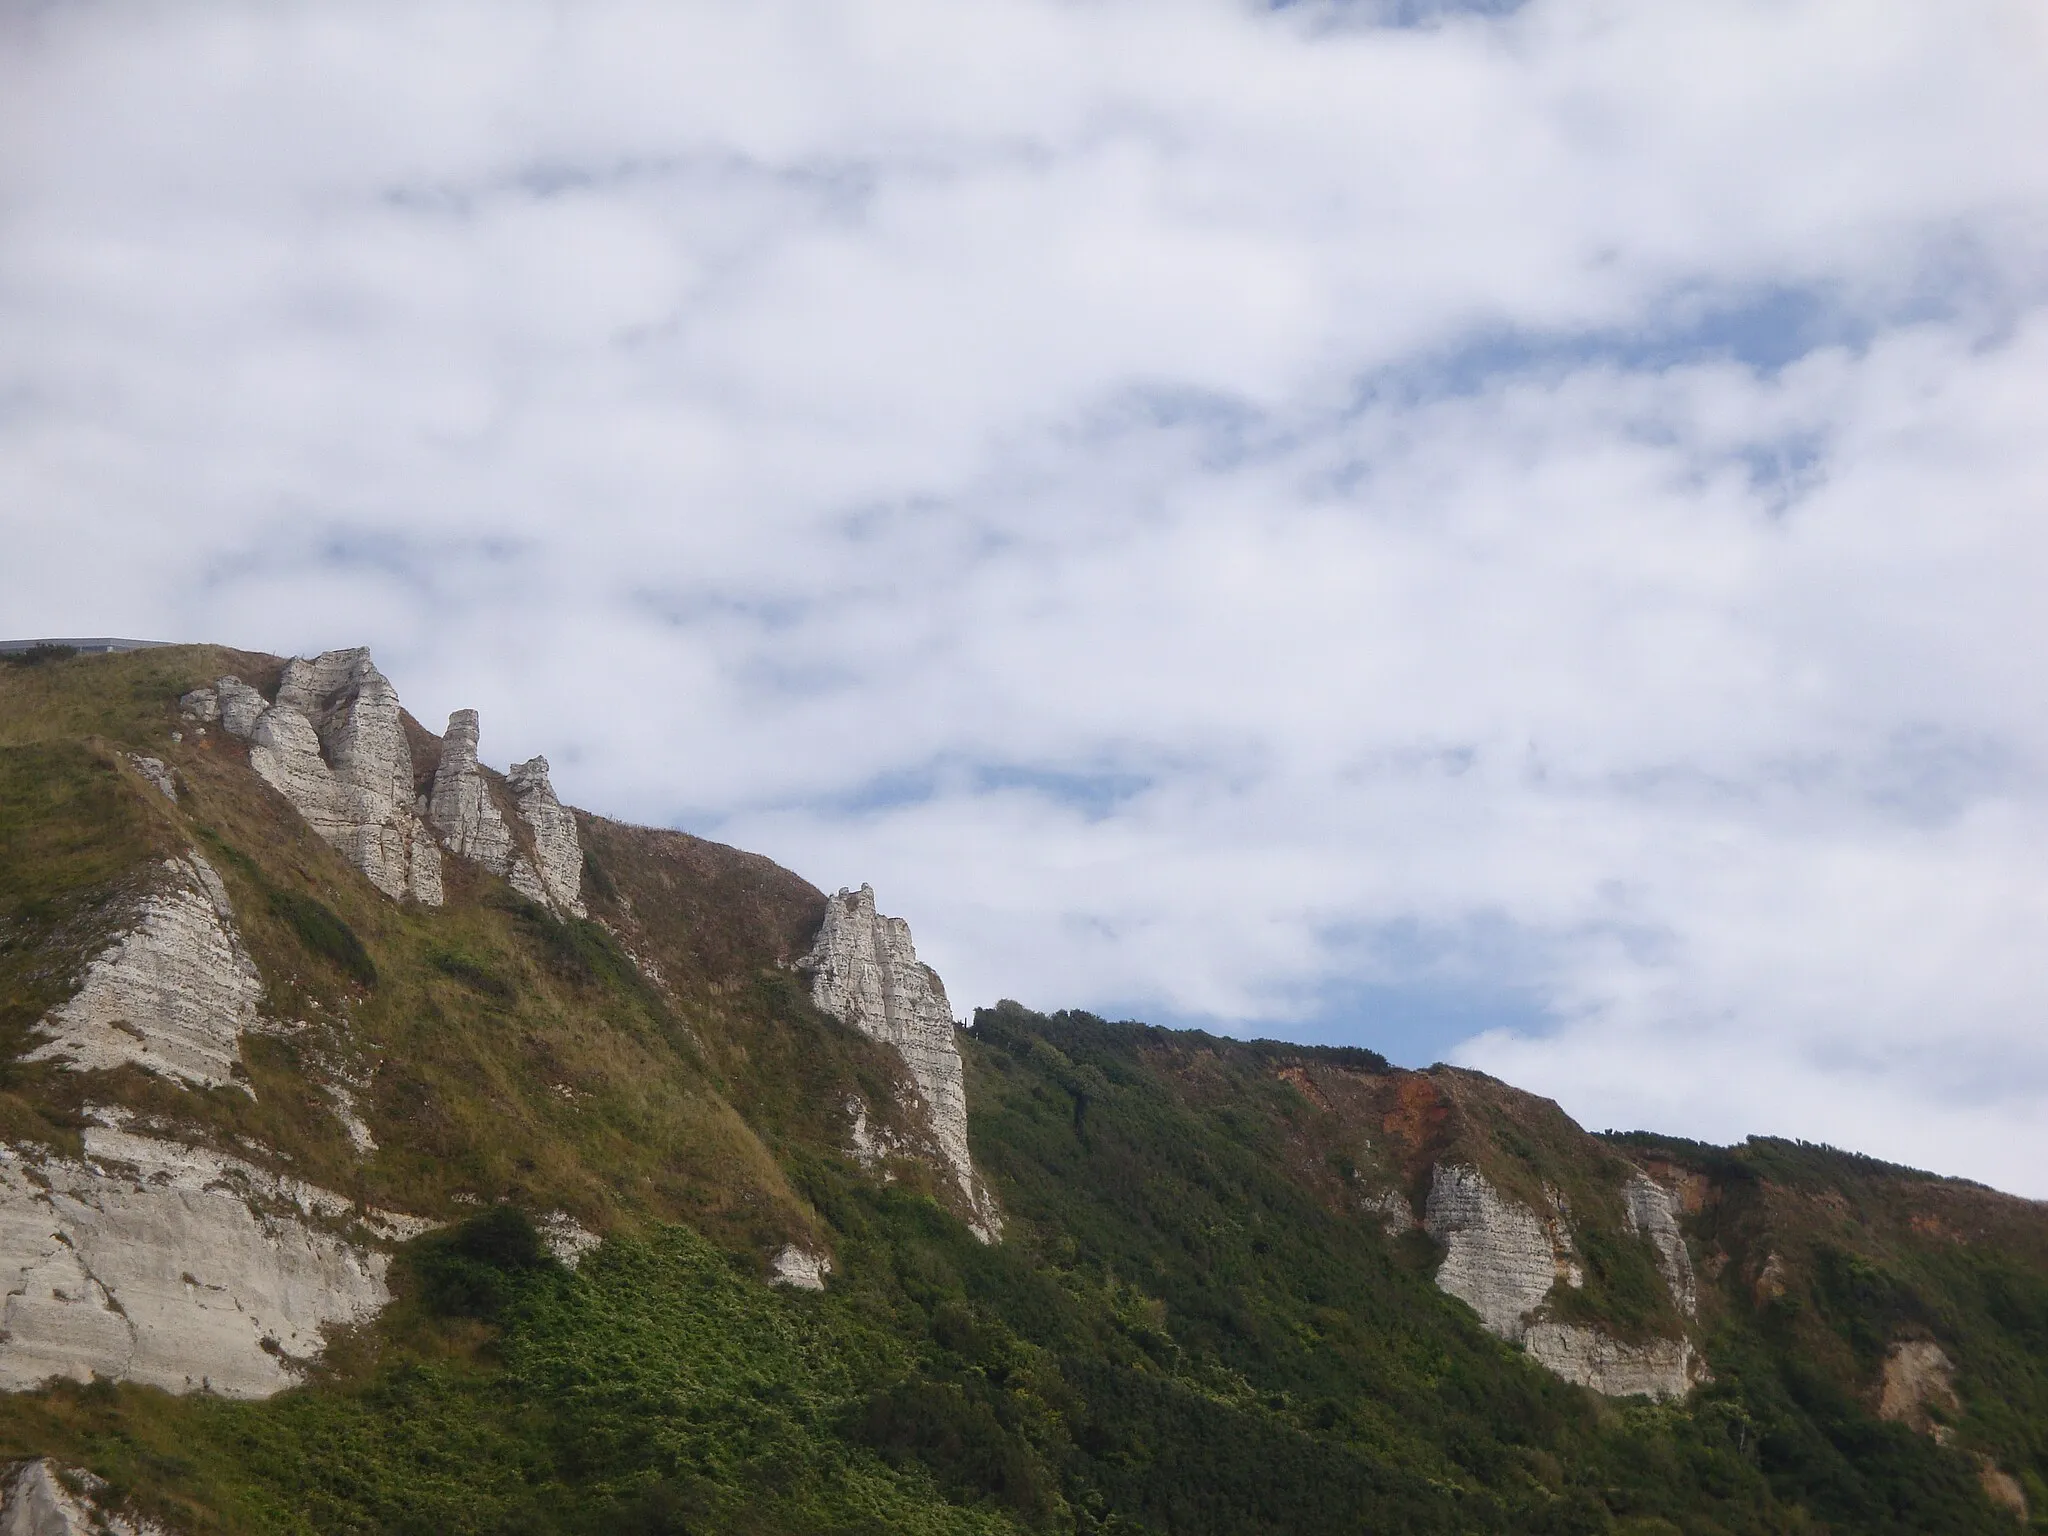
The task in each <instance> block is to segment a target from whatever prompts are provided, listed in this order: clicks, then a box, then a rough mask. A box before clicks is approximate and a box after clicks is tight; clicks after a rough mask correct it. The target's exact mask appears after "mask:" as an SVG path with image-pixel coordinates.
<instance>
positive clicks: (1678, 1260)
mask: <svg viewBox="0 0 2048 1536" xmlns="http://www.w3.org/2000/svg"><path fill="white" fill-rule="evenodd" d="M1622 1199H1623V1203H1624V1206H1625V1208H1626V1209H1627V1211H1628V1224H1629V1225H1630V1226H1631V1227H1633V1228H1635V1230H1636V1231H1638V1232H1641V1233H1643V1234H1645V1235H1646V1236H1647V1237H1648V1238H1649V1239H1650V1242H1651V1244H1652V1245H1653V1246H1654V1247H1655V1248H1656V1250H1657V1267H1658V1269H1660V1270H1662V1271H1663V1274H1664V1283H1665V1285H1667V1286H1669V1287H1670V1289H1671V1299H1672V1300H1673V1301H1674V1302H1676V1303H1677V1304H1678V1310H1679V1311H1681V1312H1683V1313H1684V1314H1685V1315H1686V1316H1687V1317H1698V1316H1699V1310H1700V1298H1699V1285H1698V1283H1697V1282H1696V1281H1695V1280H1694V1278H1693V1272H1692V1255H1691V1254H1689V1253H1687V1252H1686V1248H1685V1234H1684V1233H1683V1232H1681V1231H1679V1230H1678V1212H1677V1210H1676V1209H1675V1201H1674V1199H1673V1197H1672V1194H1671V1191H1670V1190H1668V1189H1666V1188H1665V1187H1664V1186H1663V1185H1662V1184H1659V1183H1658V1182H1657V1181H1656V1180H1655V1179H1653V1178H1651V1177H1649V1175H1647V1174H1643V1173H1638V1174H1635V1175H1633V1176H1631V1177H1630V1179H1629V1181H1628V1185H1627V1187H1626V1188H1624V1189H1623V1190H1622Z"/></svg>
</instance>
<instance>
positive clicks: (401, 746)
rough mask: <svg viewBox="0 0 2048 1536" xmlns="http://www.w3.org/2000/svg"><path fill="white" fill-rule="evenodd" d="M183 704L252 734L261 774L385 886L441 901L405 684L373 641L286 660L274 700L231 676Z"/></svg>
mask: <svg viewBox="0 0 2048 1536" xmlns="http://www.w3.org/2000/svg"><path fill="white" fill-rule="evenodd" d="M180 703H181V705H182V706H183V708H184V709H185V711H186V713H188V714H190V715H192V716H193V718H195V719H205V718H208V716H209V715H217V716H218V718H219V720H220V724H221V729H223V730H224V731H227V732H228V733H229V734H230V735H233V736H239V737H241V738H242V739H244V740H246V741H247V742H248V743H249V765H250V766H251V767H252V768H254V769H255V770H256V772H257V774H258V775H259V776H260V777H261V778H262V779H263V781H264V782H265V783H267V784H269V785H270V786H271V787H272V788H273V789H275V790H276V791H277V792H278V793H279V794H281V795H283V796H284V797H285V799H286V800H288V801H290V802H291V804H292V807H293V808H294V809H295V810H297V811H298V813H299V814H300V815H301V816H303V817H305V818H306V821H307V823H308V824H309V825H310V826H311V827H312V828H313V830H314V831H316V832H318V833H319V834H320V835H321V837H323V838H325V839H326V840H327V841H328V843H330V844H331V845H333V847H334V848H336V849H337V850H338V851H339V852H340V853H341V854H342V856H343V857H345V858H346V859H347V860H348V861H349V862H350V863H351V864H353V865H355V867H356V868H357V869H359V870H361V871H362V872H363V874H364V875H365V876H367V877H368V878H369V880H370V883H371V884H372V885H374V886H376V887H377V889H378V890H380V891H382V892H383V893H384V894H385V895H387V896H390V897H392V898H393V899H394V900H397V899H402V898H404V897H408V896H410V897H412V898H413V899H415V900H417V901H421V902H424V903H426V904H428V905H430V906H438V905H439V904H440V902H441V851H440V849H439V848H438V847H437V846H436V845H435V842H434V839H433V838H432V837H431V836H430V835H429V834H428V832H427V828H426V824H425V823H424V822H422V821H421V820H420V818H419V816H418V814H417V813H416V812H415V810H414V806H413V781H412V748H411V746H410V745H409V744H408V743H407V741H406V737H405V722H404V720H403V719H402V718H401V716H400V713H399V707H398V693H397V690H396V689H394V688H393V687H392V686H391V683H390V681H389V679H387V678H386V677H385V676H384V674H383V673H381V672H379V671H378V670H377V668H376V666H375V664H374V663H372V662H371V660H370V653H369V651H368V650H365V649H361V648H357V649H354V650H346V651H328V652H326V653H325V654H323V655H320V656H316V657H314V658H312V659H311V660H310V661H309V660H306V659H304V658H301V659H298V660H295V661H291V662H288V663H287V664H286V666H285V669H284V677H283V679H282V680H281V681H280V682H279V684H278V689H277V699H276V701H275V702H274V703H268V704H266V703H265V701H264V699H263V696H262V695H261V694H260V693H258V692H257V691H256V690H255V689H254V688H251V687H250V686H249V685H248V684H246V683H244V682H242V681H241V680H240V679H239V678H234V677H223V678H221V679H220V680H219V681H218V682H216V683H215V684H214V686H213V689H212V690H211V696H210V697H209V696H208V694H207V692H206V691H205V690H200V691H198V692H195V693H191V694H187V695H186V696H185V697H184V699H182V700H181V701H180Z"/></svg>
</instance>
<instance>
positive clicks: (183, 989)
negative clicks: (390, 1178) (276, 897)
mask: <svg viewBox="0 0 2048 1536" xmlns="http://www.w3.org/2000/svg"><path fill="white" fill-rule="evenodd" d="M262 996H263V982H262V978H261V977H259V976H258V975H257V973H256V966H255V964H254V962H252V961H251V960H250V959H249V955H248V951H247V950H245V949H244V948H243V947H242V940H241V936H240V935H239V934H238V933H237V932H236V930H235V913H234V908H233V907H231V906H230V905H229V904H228V893H227V889H226V887H224V886H223V885H222V884H221V881H220V876H219V875H218V874H216V873H215V872H214V868H213V866H212V865H211V864H209V863H207V862H206V860H205V859H204V858H202V857H201V856H200V855H199V854H198V853H197V852H196V851H194V852H188V853H187V854H186V855H185V856H184V857H183V858H178V859H167V860H165V861H164V863H163V866H162V868H161V871H160V872H159V878H158V883H157V886H156V888H155V889H154V890H153V891H152V892H151V893H150V894H149V895H148V896H146V897H145V898H144V899H143V902H142V906H141V910H140V911H139V912H138V914H137V915H136V919H135V922H134V925H133V926H132V927H130V928H129V929H128V930H127V931H126V932H125V933H123V934H122V935H121V936H120V937H119V938H117V939H116V940H115V941H114V942H113V944H112V945H110V946H109V947H108V948H107V949H106V950H104V951H103V952H102V953H101V954H100V955H99V956H98V957H97V958H96V959H94V960H93V962H92V964H91V965H90V966H89V967H87V969H86V973H85V981H84V984H83V985H81V986H80V987H79V989H78V991H77V993H76V994H74V995H73V996H72V997H71V998H70V999H69V1000H67V1001H65V1002H63V1003H60V1004H58V1005H57V1006H56V1007H55V1008H53V1009H51V1010H50V1011H49V1013H48V1014H46V1015H45V1016H44V1018H43V1021H42V1029H43V1030H44V1031H45V1032H46V1033H47V1034H48V1035H49V1037H50V1038H49V1039H48V1040H47V1041H46V1042H45V1043H44V1044H42V1045H39V1046H37V1047H36V1048H35V1049H34V1050H32V1051H30V1052H29V1053H28V1059H29V1060H31V1061H46V1060H58V1061H61V1062H63V1064H64V1065H65V1066H67V1067H69V1068H71V1069H72V1070H74V1071H79V1072H93V1071H108V1070H111V1069H112V1068H114V1067H118V1066H121V1065H122V1064H123V1063H127V1062H133V1063H134V1064H135V1065H137V1066H140V1067H144V1068H147V1069H148V1070H149V1071H152V1072H156V1073H160V1074H162V1075H163V1076H166V1077H175V1078H178V1079H180V1080H181V1081H184V1082H187V1083H192V1084H195V1085H197V1086H199V1087H202V1088H214V1087H220V1086H222V1085H224V1084H228V1083H232V1082H234V1072H235V1069H236V1068H237V1067H238V1066H239V1065H240V1063H241V1039H242V1032H243V1031H244V1030H246V1029H250V1028H253V1027H254V1026H255V1025H256V1023H257V1016H256V1005H257V1003H258V1002H259V1001H261V999H262ZM238 1086H244V1087H245V1089H246V1085H238Z"/></svg>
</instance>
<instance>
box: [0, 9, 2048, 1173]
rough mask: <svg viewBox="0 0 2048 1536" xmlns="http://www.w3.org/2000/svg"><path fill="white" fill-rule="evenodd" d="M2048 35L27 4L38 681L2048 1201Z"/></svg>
mask: <svg viewBox="0 0 2048 1536" xmlns="http://www.w3.org/2000/svg"><path fill="white" fill-rule="evenodd" d="M2044 145H2048V11H2044V10H2043V8H2042V7H2041V6H2040V5H2038V4H2036V3H2034V0H1939V3H1937V0H1920V3H1907V0H1657V3H1656V4H1651V5H1644V4H1626V3H1622V0H1528V3H1526V4H1522V5H1519V6H1516V5H1510V4H1498V3H1491V4H1483V5H1475V6H1457V5H1449V4H1431V3H1424V0H1386V3H1380V4H1373V3H1368V0H1353V3H1348V4H1328V3H1301V4H1293V5H1286V6H1280V7H1277V8H1266V7H1259V6H1254V5H1251V4H1245V3H1225V0H1175V3H1165V0H1157V3H1148V0H975V3H972V4H965V5H963V4H960V3H958V0H946V3H938V0H844V3H840V4H831V5H818V4H804V5H797V4H789V3H784V0H744V3H730V4H726V3H717V0H696V3H684V4H674V3H669V0H660V3H643V0H597V3H588V4H572V3H566V0H546V3H542V0H488V3H475V4H469V3H448V0H403V3H382V0H347V3H345V4H340V3H337V4H321V3H318V0H295V3H289V4H277V3H275V0H260V3H247V4H244V3H239V0H213V3H209V4H207V5H204V6H174V5H165V4H125V3H120V0H103V3H92V4H86V3H32V0H21V3H19V4H14V5H10V6H7V7H5V8H4V9H0V520H4V546H0V632H4V633H6V634H7V635H9V636H34V635H102V634H105V635H133V636H139V637H148V638H156V639H166V640H190V641H198V640H208V641H218V642H222V643H228V644H233V645H238V646H243V647H247V648H250V649H256V650H265V651H273V652H278V653H285V654H293V653H296V654H313V653H316V652H318V651H320V650H322V649H326V648H329V647H335V646H342V645H353V644H368V645H370V646H372V647H373V649H374V652H375V655H376V657H377V659H378V661H379V663H380V665H381V666H382V667H383V669H384V671H385V672H386V673H387V674H389V675H390V677H391V678H392V679H393V681H394V682H395V683H396V685H397V687H398V689H399V692H400V694H401V695H402V696H403V698H404V699H405V701H406V703H407V705H408V706H409V707H410V708H411V709H412V710H413V712H414V713H415V714H416V715H418V716H419V717H420V718H421V719H422V720H424V721H425V722H426V723H427V724H428V725H429V726H436V727H437V726H438V725H439V724H440V722H441V721H442V720H443V719H445V717H446V713H447V711H449V710H451V709H454V708H457V707H462V706H474V707H477V708H479V709H480V710H481V711H482V720H483V756H484V759H485V760H486V761H487V762H491V763H494V764H496V765H498V766H501V767H502V766H504V765H505V764H507V763H509V762H510V761H512V760H514V759H517V758H524V757H527V756H529V755H531V754H532V753H535V752H545V753H546V754H547V756H548V757H549V759H550V760H551V762H552V763H553V765H554V779H555V783H556V786H557V788H558V790H559V791H560V792H561V794H562V795H563V797H564V798H565V799H567V800H569V801H571V802H572V803H575V804H578V805H581V806H584V807H586V808H589V809H593V810H597V811H601V812H604V813H606V814H610V815H614V816H619V817H623V818H627V819H632V820H639V821H645V822H649V823H654V824H661V825H674V826H681V827H683V828H686V829H688V830H690V831H693V832H697V833H700V834H702V835H705V836H710V837H715V838H718V839H720V840H722V841H727V842H732V843H736V844H738V845H740V846H742V847H747V848H752V849H756V850H759V851H761V852H764V853H767V854H769V855H771V856H772V857H774V858H776V859H777V860H779V861H781V862H782V863H784V864H787V865H788V866H790V867H791V868H793V869H795V870H797V871H798V872H799V873H801V874H803V875H804V876H806V877H807V878H809V879H810V880H812V881H813V882H814V883H816V884H818V885H819V886H821V887H823V888H825V889H827V890H831V889H836V888H838V887H840V886H843V885H856V884H859V883H860V882H862V881H868V882H871V883H872V884H873V885H874V886H875V888H876V891H877V894H878V898H879V901H880V904H881V906H882V908H883V910H885V911H888V912H892V913H898V914H901V915H903V916H905V917H907V918H909V919H910V921H911V923H912V926H913V928H914V931H915V933H916V935H917V941H918V945H919V949H920V952H921V954H922V955H923V956H924V957H925V958H926V959H927V960H929V961H930V962H931V963H932V964H933V965H934V966H935V967H936V968H937V969H938V970H939V972H940V973H941V974H942V975H943V977H944V978H945V981H946V983H947V986H948V989H949V991H950V993H951V996H952V999H953V1002H954V1006H955V1008H956V1010H957V1011H958V1012H960V1013H962V1014H963V1015H964V1014H966V1013H967V1012H968V1011H969V1010H970V1009H972V1008H973V1007H976V1006H983V1005H987V1004H989V1003H992V1002H994V1001H996V1000H997V999H998V998H1003V997H1012V998H1016V999H1018V1000H1020V1001H1022V1002H1024V1003H1026V1004H1028V1005H1030V1006H1033V1007H1038V1008H1044V1009H1056V1008H1063V1007H1077V1008H1087V1009H1090V1010H1092V1011H1095V1012H1098V1013H1103V1014H1105V1015H1108V1016H1110V1017H1139V1018H1145V1019H1149V1020H1152V1021H1154V1022H1160V1023H1171V1024H1180V1025H1189V1026H1199V1027H1203V1028H1208V1029H1211V1030H1216V1031H1220V1032H1227V1033H1232V1034H1239V1035H1268V1036H1274V1037H1280V1038H1288V1039H1296V1040H1308V1041H1328V1042H1346V1043H1357V1044H1364V1045H1370V1046H1374V1047H1376V1048H1378V1049H1380V1050H1382V1051H1384V1052H1385V1053H1386V1054H1387V1055H1388V1056H1390V1057H1392V1058H1393V1059H1394V1060H1396V1061H1397V1062H1401V1063H1404V1064H1413V1065H1419V1064H1426V1063H1428V1062H1432V1061H1437V1060H1447V1061H1452V1062H1456V1063H1461V1064H1464V1065H1468V1066H1472V1067H1476V1068H1479V1069H1482V1070H1484V1071H1487V1072H1491V1073H1495V1074H1497V1075H1499V1076H1501V1077H1504V1078H1506V1079H1508V1080H1509V1081H1511V1082H1514V1083H1517V1084H1519V1085H1521V1086H1523V1087H1526V1088H1529V1089H1531V1090H1533V1091H1535V1092H1538V1093H1541V1094H1545V1095H1548V1096H1551V1097H1554V1098H1556V1099H1557V1100H1558V1101H1559V1102H1560V1103H1561V1104H1563V1105H1564V1107H1565V1108H1566V1109H1567V1110H1568V1111H1570V1112H1571V1113H1572V1114H1573V1115H1574V1116H1575V1117H1577V1118H1578V1119H1579V1120H1580V1121H1581V1122H1582V1123H1584V1124H1586V1125H1588V1126H1590V1127H1592V1128H1594V1129H1601V1128H1606V1127H1615V1128H1630V1127H1654V1128H1657V1129H1660V1130H1664V1131H1667V1132H1672V1133H1677V1134H1683V1135H1690V1136H1697V1137H1701V1138H1705V1139H1710V1140H1715V1141H1731V1140H1739V1139H1740V1138H1742V1137H1744V1136H1746V1135H1750V1134H1770V1135H1785V1136H1797V1137H1803V1138H1805V1139H1808V1140H1814V1141H1827V1142H1831V1143H1834V1144H1837V1145H1842V1146H1847V1147H1853V1148H1856V1149H1859V1150H1862V1151H1866V1152H1870V1153H1873V1154H1876V1155H1879V1156H1882V1157H1887V1158H1891V1159H1895V1160H1898V1161H1903V1162H1908V1163H1912V1164H1915V1165H1917V1166H1923V1167H1929V1168H1934V1169H1937V1170H1939V1171H1942V1172H1946V1173H1954V1174H1960V1175H1965V1176H1968V1177H1973V1178H1977V1179H1980V1180H1983V1181H1985V1182H1987V1183H1991V1184H1994V1185H1996V1186H1999V1187H2001V1188H2006V1189H2011V1190H2016V1191H2019V1192H2021V1193H2024V1194H2028V1195H2032V1196H2036V1197H2048V1030H2044V1028H2043V1021H2044V1017H2048V965H2044V964H2043V957H2044V956H2048V869H2044V863H2043V860H2044V854H2048V690H2044V688H2043V686H2042V663H2043V654H2044V648H2048V647H2044V641H2048V619H2044V616H2043V608H2044V602H2048V517H2044V514H2048V430H2044V419H2048V404H2044V403H2048V151H2044V149H2043V146H2044Z"/></svg>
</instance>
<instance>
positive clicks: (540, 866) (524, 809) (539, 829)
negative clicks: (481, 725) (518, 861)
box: [505, 757, 585, 917]
mask: <svg viewBox="0 0 2048 1536" xmlns="http://www.w3.org/2000/svg"><path fill="white" fill-rule="evenodd" d="M505 783H506V785H507V786H508V787H509V788H510V789H511V791H512V794H513V796H514V797H515V798H516V799H517V801H518V802H519V815H520V818H521V819H522V820H523V821H525V823H526V825H527V826H528V828H530V829H531V830H532V832H533V862H534V867H535V869H536V870H537V871H538V873H539V875H540V883H541V884H542V886H544V887H545V888H546V890H547V894H548V901H549V905H550V906H554V907H558V908H560V909H561V910H562V911H564V912H567V913H569V914H571V915H572V916H575V917H582V916H584V915H585V911H584V906H583V897H582V894H581V893H582V887H583V845H582V843H581V842H580V841H578V839H577V836H576V817H575V815H574V814H573V813H572V812H571V811H570V810H569V809H568V807H566V806H564V805H563V804H562V802H561V801H559V800H557V799H556V798H555V788H554V785H552V784H551V783H549V782H548V760H547V759H546V758H544V757H535V758H530V759H529V760H527V761H526V762H523V763H514V764H513V765H512V767H511V769H510V771H509V772H507V773H506V775H505Z"/></svg>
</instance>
